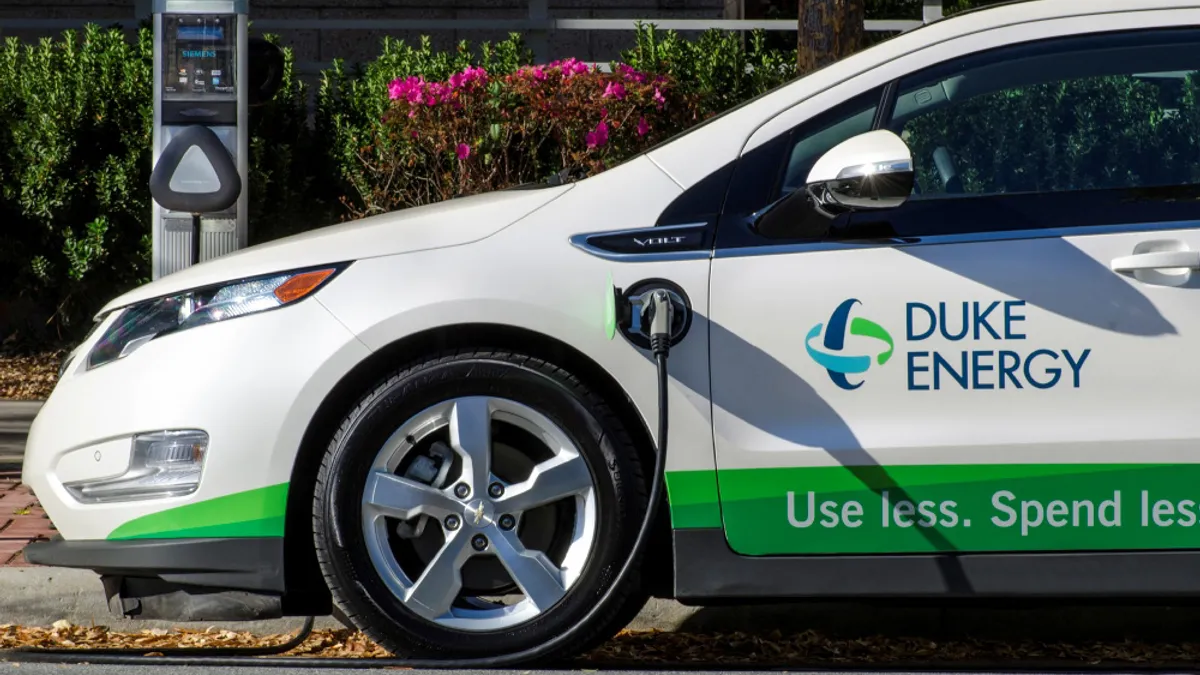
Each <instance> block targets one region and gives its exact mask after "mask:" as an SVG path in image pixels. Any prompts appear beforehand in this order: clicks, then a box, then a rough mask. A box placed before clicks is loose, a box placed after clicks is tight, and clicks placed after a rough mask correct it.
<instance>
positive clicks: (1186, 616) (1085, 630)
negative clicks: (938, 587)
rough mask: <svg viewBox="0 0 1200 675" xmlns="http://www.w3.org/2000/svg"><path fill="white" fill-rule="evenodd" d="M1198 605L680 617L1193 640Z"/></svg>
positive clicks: (832, 629)
mask: <svg viewBox="0 0 1200 675" xmlns="http://www.w3.org/2000/svg"><path fill="white" fill-rule="evenodd" d="M1198 624H1200V606H1190V607H1189V606H1149V605H1136V606H1113V605H1068V604H1061V603H1060V604H1049V603H1048V604H1046V605H1041V606H1035V605H1023V606H1017V605H1010V606H999V605H997V606H977V607H966V606H958V607H953V606H936V605H932V604H930V605H927V606H919V605H915V604H914V605H907V604H905V605H901V604H881V605H871V604H866V603H861V604H859V603H856V604H849V603H840V604H838V603H816V602H813V603H781V604H770V605H748V606H741V607H732V606H731V607H704V608H697V611H695V613H693V614H692V615H691V616H690V617H688V618H686V619H684V620H683V621H682V623H681V624H680V625H679V627H678V629H677V630H679V631H681V632H688V633H729V632H736V631H743V632H757V633H760V634H761V633H766V632H768V631H771V630H779V631H780V632H782V633H784V634H789V633H801V632H804V631H807V630H813V631H817V632H820V633H823V634H827V635H829V636H831V637H843V638H849V637H868V636H876V635H879V636H886V637H920V638H929V639H941V640H950V639H965V638H974V639H981V640H1038V641H1046V642H1060V641H1093V640H1095V641H1123V640H1131V641H1141V642H1151V643H1155V642H1191V641H1194V640H1195V639H1196V630H1195V627H1196V626H1197V625H1198Z"/></svg>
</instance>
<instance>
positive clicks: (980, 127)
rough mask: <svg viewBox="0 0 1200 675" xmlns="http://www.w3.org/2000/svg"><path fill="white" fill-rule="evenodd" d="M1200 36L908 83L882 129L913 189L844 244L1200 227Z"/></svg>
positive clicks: (1117, 38)
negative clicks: (1149, 225)
mask: <svg viewBox="0 0 1200 675" xmlns="http://www.w3.org/2000/svg"><path fill="white" fill-rule="evenodd" d="M1198 71H1200V31H1197V30H1194V29H1187V30H1180V29H1162V30H1152V31H1130V32H1122V33H1108V34H1099V35H1089V36H1083V37H1067V38H1056V39H1051V40H1045V41H1040V42H1037V43H1031V44H1023V45H1015V46H1009V47H1003V48H1000V49H997V50H992V51H989V52H984V53H980V54H976V55H972V56H969V57H966V58H962V59H958V60H955V61H953V62H950V63H947V64H943V65H940V66H935V67H933V68H930V69H928V70H925V71H922V72H918V73H914V74H912V75H909V76H908V77H905V78H903V79H901V80H900V81H899V82H898V84H897V93H896V97H895V106H894V108H893V110H892V112H891V114H890V115H888V121H887V122H886V123H885V124H884V125H883V126H884V128H887V129H889V130H890V131H893V132H895V133H897V134H899V135H900V136H901V138H903V139H904V140H905V142H906V143H907V144H908V146H909V148H910V149H911V151H912V158H913V166H914V169H915V173H916V176H915V184H914V187H913V194H912V195H911V197H910V198H909V200H908V201H907V202H906V203H905V204H903V205H901V206H899V207H897V208H892V209H883V210H878V211H871V210H867V211H861V212H856V213H854V214H853V215H851V216H850V225H849V226H848V227H845V228H842V229H840V230H838V231H837V233H836V236H834V237H831V238H833V239H838V240H855V239H861V238H869V237H868V235H867V234H864V233H870V236H876V237H878V236H885V237H893V238H894V237H902V238H908V239H911V238H913V237H929V236H962V235H975V234H982V233H989V232H1003V231H1016V230H1023V231H1024V230H1039V229H1063V228H1074V227H1088V226H1109V225H1126V224H1132V223H1139V222H1168V221H1185V220H1192V219H1195V218H1197V217H1200V203H1198V201H1197V194H1200V141H1198V140H1197V139H1200V74H1198Z"/></svg>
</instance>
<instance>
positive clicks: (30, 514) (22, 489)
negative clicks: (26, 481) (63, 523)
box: [0, 470, 55, 568]
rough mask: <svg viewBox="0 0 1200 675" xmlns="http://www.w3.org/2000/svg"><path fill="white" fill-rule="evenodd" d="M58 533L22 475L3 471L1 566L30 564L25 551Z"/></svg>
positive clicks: (0, 486)
mask: <svg viewBox="0 0 1200 675" xmlns="http://www.w3.org/2000/svg"><path fill="white" fill-rule="evenodd" d="M54 533H55V531H54V525H53V524H52V523H51V522H50V519H49V518H47V517H46V514H45V512H44V511H42V507H41V506H40V505H39V504H38V503H37V499H36V498H34V496H33V495H32V494H31V493H30V491H29V488H28V487H26V486H25V485H23V484H21V477H20V474H19V473H17V472H14V471H3V470H0V568H4V567H28V566H29V565H28V564H27V563H26V562H25V558H24V556H23V555H22V553H21V552H22V551H23V550H24V549H25V547H26V546H28V545H29V544H30V543H32V542H35V541H39V540H42V541H44V540H47V539H49V538H51V537H52V536H54Z"/></svg>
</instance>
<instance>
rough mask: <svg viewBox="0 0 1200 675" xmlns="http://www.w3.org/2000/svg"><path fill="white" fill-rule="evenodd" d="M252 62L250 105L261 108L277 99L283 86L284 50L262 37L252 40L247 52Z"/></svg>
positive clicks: (248, 85) (248, 83) (248, 84)
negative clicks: (277, 94)
mask: <svg viewBox="0 0 1200 675" xmlns="http://www.w3.org/2000/svg"><path fill="white" fill-rule="evenodd" d="M247 51H248V52H249V53H248V54H247V56H248V59H249V61H250V81H249V82H247V83H246V84H247V89H248V90H249V94H250V105H251V106H260V105H263V104H264V103H267V102H269V101H270V100H271V99H273V98H275V94H276V92H278V91H279V87H280V86H281V85H282V84H283V68H284V58H283V50H281V49H280V48H279V45H276V44H275V43H273V42H270V41H268V40H266V39H264V38H261V37H252V38H250V44H249V49H248V50H247Z"/></svg>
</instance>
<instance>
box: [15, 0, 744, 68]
mask: <svg viewBox="0 0 1200 675" xmlns="http://www.w3.org/2000/svg"><path fill="white" fill-rule="evenodd" d="M740 3H741V0H548V14H549V16H550V17H562V18H603V19H609V18H645V19H655V18H675V19H683V18H712V19H721V18H726V17H728V18H738V13H739V12H738V9H737V8H738V6H739V5H740ZM147 4H148V3H147V2H145V0H2V1H0V31H2V32H3V34H4V35H17V36H19V37H22V38H23V39H33V38H36V37H38V36H41V35H46V34H53V33H55V32H56V31H54V30H8V29H4V27H3V25H2V22H3V20H4V19H14V18H16V19H22V18H23V19H47V18H55V19H57V18H69V19H87V20H93V19H94V20H97V21H99V22H103V20H105V19H113V18H124V17H129V16H133V15H134V13H135V7H144V6H146V5H147ZM250 12H251V17H252V18H263V19H265V18H271V19H362V20H370V19H456V18H463V19H521V18H527V17H528V16H529V2H528V0H441V1H440V2H439V0H250ZM278 33H279V35H280V37H281V38H282V39H283V41H284V42H285V43H286V44H287V45H289V46H290V47H292V48H293V49H294V50H295V52H296V58H297V61H300V62H327V61H329V60H331V59H334V58H342V59H345V60H347V61H350V62H353V61H358V60H361V59H367V58H371V57H372V56H373V55H375V54H376V53H377V51H378V45H379V41H380V39H381V38H382V37H383V35H385V34H389V35H392V36H394V37H396V38H400V39H404V40H408V41H416V40H417V39H418V38H419V37H420V35H422V34H423V33H424V34H428V35H429V36H430V38H431V39H432V41H433V44H434V45H435V46H436V47H438V48H447V49H448V48H452V47H453V46H454V45H455V44H456V43H457V42H458V41H459V40H469V41H470V42H472V43H476V42H479V41H482V40H498V39H503V38H504V37H506V33H505V31H503V30H499V31H497V30H438V31H390V32H384V31H378V30H297V31H278ZM631 37H632V33H631V32H627V31H556V32H553V33H551V34H550V35H549V36H548V45H547V46H548V57H549V58H551V59H557V58H564V57H568V56H574V57H576V58H579V59H583V60H589V61H607V60H611V59H613V58H616V57H617V56H618V54H619V52H620V50H621V49H624V48H626V47H628V46H629V45H630V44H631Z"/></svg>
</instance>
